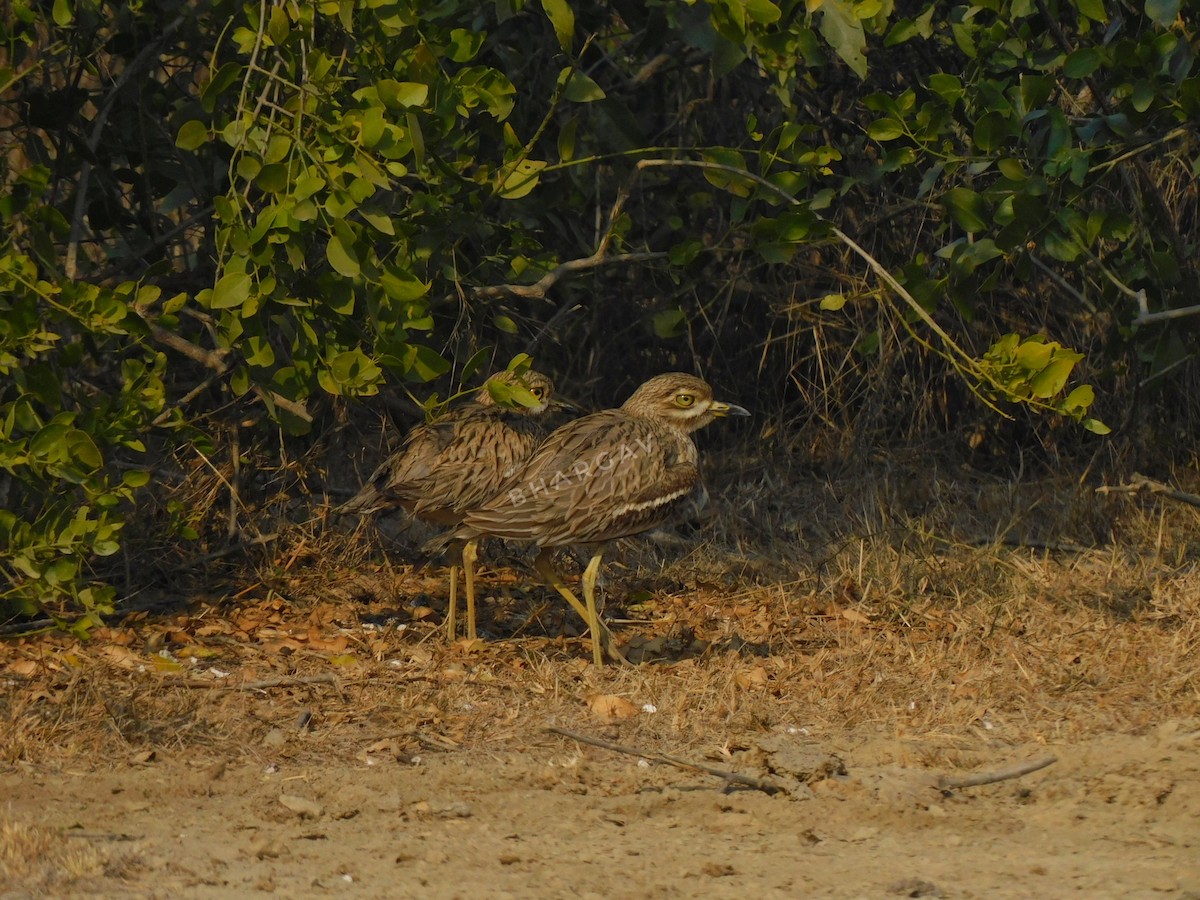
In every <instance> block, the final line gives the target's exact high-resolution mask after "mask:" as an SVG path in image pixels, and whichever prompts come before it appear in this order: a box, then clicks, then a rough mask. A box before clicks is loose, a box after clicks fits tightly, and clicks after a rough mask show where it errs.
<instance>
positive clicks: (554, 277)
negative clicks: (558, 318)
mask: <svg viewBox="0 0 1200 900" xmlns="http://www.w3.org/2000/svg"><path fill="white" fill-rule="evenodd" d="M605 243H607V241H605ZM666 255H667V254H666V253H616V254H614V255H612V256H605V255H604V253H603V251H602V250H601V251H597V252H596V253H593V254H592V255H591V256H584V257H582V258H580V259H570V260H567V261H566V262H564V263H559V264H558V265H557V266H555V267H554V268H553V269H551V270H550V271H549V272H547V273H546V274H545V275H543V276H542V277H541V278H540V279H538V280H537V281H535V282H534V283H533V284H491V285H487V286H485V287H477V288H475V289H474V290H472V291H471V296H473V297H475V298H476V299H479V300H494V299H496V298H499V297H519V298H521V299H524V300H544V299H545V297H546V294H548V293H549V292H550V289H551V288H552V287H554V285H556V284H558V282H560V281H562V280H563V279H564V278H570V277H573V276H575V275H578V274H579V273H580V272H586V271H588V270H589V269H597V268H599V267H600V266H608V265H616V264H618V263H630V262H643V261H645V260H648V259H662V258H663V257H665V256H666Z"/></svg>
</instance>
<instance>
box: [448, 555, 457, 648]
mask: <svg viewBox="0 0 1200 900" xmlns="http://www.w3.org/2000/svg"><path fill="white" fill-rule="evenodd" d="M457 617H458V566H451V567H450V607H449V608H448V609H447V610H446V642H447V643H449V644H453V643H454V638H455V637H457V631H458V621H457Z"/></svg>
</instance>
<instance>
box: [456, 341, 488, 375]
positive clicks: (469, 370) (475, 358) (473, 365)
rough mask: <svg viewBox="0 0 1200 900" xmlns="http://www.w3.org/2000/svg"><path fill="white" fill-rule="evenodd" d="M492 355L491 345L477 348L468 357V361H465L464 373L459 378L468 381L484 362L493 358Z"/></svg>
mask: <svg viewBox="0 0 1200 900" xmlns="http://www.w3.org/2000/svg"><path fill="white" fill-rule="evenodd" d="M491 356H492V348H491V347H482V348H480V349H479V350H476V351H475V352H474V353H472V354H471V355H470V356H469V357H467V361H466V362H465V363H463V367H462V374H461V375H460V376H459V380H461V381H466V380H467V379H469V378H470V377H471V376H472V375H474V374H475V373H476V372H478V371H479V370H480V369H482V368H483V364H484V363H485V362H487V361H488V360H489V359H491Z"/></svg>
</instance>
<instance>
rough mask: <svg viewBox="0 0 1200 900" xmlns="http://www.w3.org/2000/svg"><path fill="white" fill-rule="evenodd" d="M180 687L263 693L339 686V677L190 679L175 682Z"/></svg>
mask: <svg viewBox="0 0 1200 900" xmlns="http://www.w3.org/2000/svg"><path fill="white" fill-rule="evenodd" d="M175 683H176V684H178V685H179V686H180V687H186V688H209V689H214V690H221V691H261V690H265V689H266V688H273V687H295V686H297V685H302V684H332V685H334V686H335V687H336V686H337V684H338V679H337V676H336V675H334V674H333V673H332V672H322V673H321V674H320V675H283V676H280V677H278V678H264V679H262V680H261V681H243V682H242V683H241V684H222V683H221V682H219V681H201V680H200V679H198V678H189V679H187V680H186V681H178V682H175Z"/></svg>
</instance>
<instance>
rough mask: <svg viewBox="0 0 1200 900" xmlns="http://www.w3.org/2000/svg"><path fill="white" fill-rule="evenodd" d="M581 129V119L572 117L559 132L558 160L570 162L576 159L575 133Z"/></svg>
mask: <svg viewBox="0 0 1200 900" xmlns="http://www.w3.org/2000/svg"><path fill="white" fill-rule="evenodd" d="M578 128H579V119H578V118H575V117H572V118H571V119H569V120H568V121H567V124H566V125H564V126H563V127H562V130H561V131H559V132H558V158H559V160H560V161H562V162H570V161H571V160H572V159H574V158H575V132H576V130H577V129H578Z"/></svg>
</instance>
